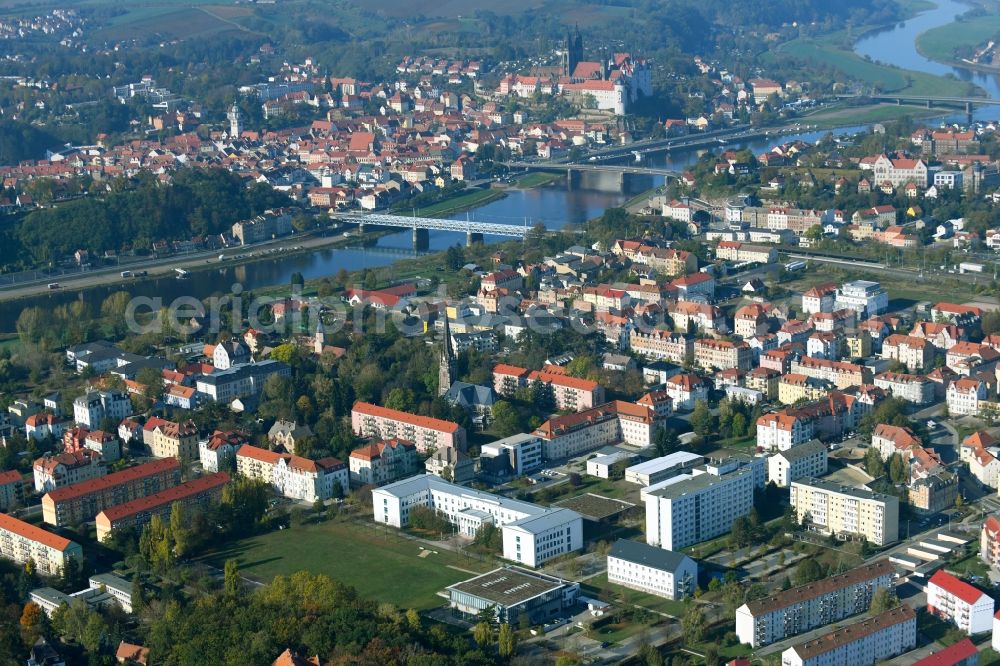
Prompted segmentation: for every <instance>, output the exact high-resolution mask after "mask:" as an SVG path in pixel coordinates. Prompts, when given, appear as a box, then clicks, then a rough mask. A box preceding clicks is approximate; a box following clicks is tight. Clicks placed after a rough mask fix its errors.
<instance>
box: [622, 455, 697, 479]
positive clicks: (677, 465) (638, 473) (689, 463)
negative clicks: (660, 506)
mask: <svg viewBox="0 0 1000 666" xmlns="http://www.w3.org/2000/svg"><path fill="white" fill-rule="evenodd" d="M704 462H705V458H704V456H700V455H698V454H697V453H689V452H687V451H675V452H674V453H671V454H669V455H665V456H662V457H660V458H653V459H652V460H647V461H645V462H641V463H638V464H637V465H632V466H631V467H626V468H625V480H626V481H627V482H628V483H636V484H639V485H640V486H646V487H649V486H652V485H654V484H657V483H659V482H660V481H665V480H667V479H669V478H670V477H672V476H677V475H678V474H680V473H681V472H683V471H684V470H687V469H690V468H692V467H697V466H698V465H701V464H703V463H704Z"/></svg>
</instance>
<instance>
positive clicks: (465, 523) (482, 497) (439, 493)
mask: <svg viewBox="0 0 1000 666" xmlns="http://www.w3.org/2000/svg"><path fill="white" fill-rule="evenodd" d="M372 506H373V511H374V520H375V522H377V523H383V524H386V525H391V526H393V527H399V528H402V527H406V526H407V525H408V524H409V518H410V515H409V514H410V509H412V508H413V507H415V506H421V507H426V508H428V509H432V510H434V511H436V512H438V513H439V514H441V515H443V516H445V517H446V518H447V519H448V521H449V522H451V523H452V524H453V525H455V526H456V527H457V528H458V533H459V534H460V535H462V536H464V537H467V538H472V537H474V536H475V535H476V532H478V531H479V529H480V528H481V527H482V526H483V525H485V524H492V525H496V526H497V527H499V528H500V529H501V532H502V539H503V556H504V558H506V559H508V560H512V561H515V562H519V563H521V564H524V565H526V566H530V567H536V566H538V565H540V564H542V563H543V562H545V561H546V560H548V559H551V558H553V557H558V556H560V555H564V554H566V553H572V552H575V551H578V550H580V549H581V548H583V519H582V518H581V517H580V514H578V513H576V512H575V511H570V510H569V509H549V508H544V507H540V506H537V505H535V504H530V503H528V502H522V501H519V500H514V499H509V498H507V497H502V496H500V495H492V494H490V493H485V492H481V491H477V490H472V489H470V488H465V487H463V486H458V485H455V484H453V483H449V482H448V481H445V480H443V479H440V478H438V477H436V476H433V475H430V474H419V475H417V476H413V477H410V478H409V479H404V480H402V481H397V482H396V483H391V484H389V485H387V486H382V487H381V488H376V489H375V490H374V491H372Z"/></svg>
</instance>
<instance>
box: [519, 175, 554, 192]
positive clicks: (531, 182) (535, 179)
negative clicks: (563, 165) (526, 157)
mask: <svg viewBox="0 0 1000 666" xmlns="http://www.w3.org/2000/svg"><path fill="white" fill-rule="evenodd" d="M560 178H562V174H559V173H545V172H542V171H535V172H534V173H529V174H528V175H526V176H525V177H524V178H519V179H518V181H517V186H518V187H519V188H521V189H522V190H529V189H531V188H532V187H540V186H542V185H548V184H549V183H552V182H554V181H557V180H559V179H560Z"/></svg>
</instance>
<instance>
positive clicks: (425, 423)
mask: <svg viewBox="0 0 1000 666" xmlns="http://www.w3.org/2000/svg"><path fill="white" fill-rule="evenodd" d="M352 411H355V412H359V413H361V414H365V415H368V416H377V417H379V418H383V419H391V420H393V421H401V422H403V423H408V424H410V425H413V426H416V427H418V428H427V429H429V430H437V431H440V432H449V433H454V432H458V429H459V428H461V426H460V425H458V424H457V423H452V422H451V421H445V420H443V419H436V418H433V417H431V416H418V415H417V414H410V413H409V412H401V411H399V410H398V409H389V408H388V407H379V406H378V405H373V404H371V403H370V402H356V403H354V407H353V409H352Z"/></svg>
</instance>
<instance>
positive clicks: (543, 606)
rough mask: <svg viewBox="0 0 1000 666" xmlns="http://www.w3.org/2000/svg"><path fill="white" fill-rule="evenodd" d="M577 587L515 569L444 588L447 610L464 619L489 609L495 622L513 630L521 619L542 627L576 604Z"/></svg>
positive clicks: (496, 570)
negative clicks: (446, 592) (507, 625)
mask: <svg viewBox="0 0 1000 666" xmlns="http://www.w3.org/2000/svg"><path fill="white" fill-rule="evenodd" d="M579 593H580V584H579V583H572V582H569V581H565V580H562V579H560V578H556V577H554V576H548V575H545V574H541V573H537V572H534V571H527V570H525V569H520V568H517V567H502V568H500V569H494V570H493V571H490V572H489V573H485V574H482V575H481V576H476V577H475V578H470V579H469V580H467V581H463V582H461V583H456V584H455V585H452V586H451V587H449V588H448V599H449V604H450V605H451V607H452V608H453V609H454V610H456V611H457V612H459V613H461V614H463V615H466V616H476V615H478V614H479V612H480V611H482V610H484V609H487V608H493V609H494V610H495V612H496V615H497V621H499V622H506V623H508V624H511V625H514V626H516V625H517V624H518V623H519V621H520V619H521V616H522V615H524V616H527V618H528V623H529V624H542V623H544V622H548V621H549V620H551V619H553V618H556V617H558V616H560V615H562V614H563V613H564V612H565V610H566V609H567V608H570V607H572V606H573V605H574V604H575V603H576V598H577V596H578V595H579Z"/></svg>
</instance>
